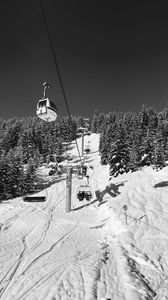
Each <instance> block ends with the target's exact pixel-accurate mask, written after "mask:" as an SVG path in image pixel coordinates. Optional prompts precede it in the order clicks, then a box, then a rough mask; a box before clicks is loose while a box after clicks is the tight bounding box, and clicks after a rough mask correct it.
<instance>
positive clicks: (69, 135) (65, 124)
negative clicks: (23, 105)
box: [0, 117, 83, 200]
mask: <svg viewBox="0 0 168 300" xmlns="http://www.w3.org/2000/svg"><path fill="white" fill-rule="evenodd" d="M72 121H73V127H72V125H71V122H70V120H69V118H68V117H58V119H57V120H56V122H51V123H46V122H44V121H42V120H40V119H38V118H37V117H29V118H22V119H20V118H13V119H9V120H0V200H4V199H9V198H14V197H18V196H21V195H23V194H26V193H28V192H29V191H33V190H34V189H35V188H36V181H37V180H36V169H37V167H38V166H39V165H41V164H43V163H45V162H49V161H50V159H51V158H52V157H53V155H55V154H57V155H62V154H63V152H64V146H63V144H64V142H68V141H72V140H74V138H75V137H76V130H77V127H78V126H82V125H83V118H82V117H72Z"/></svg>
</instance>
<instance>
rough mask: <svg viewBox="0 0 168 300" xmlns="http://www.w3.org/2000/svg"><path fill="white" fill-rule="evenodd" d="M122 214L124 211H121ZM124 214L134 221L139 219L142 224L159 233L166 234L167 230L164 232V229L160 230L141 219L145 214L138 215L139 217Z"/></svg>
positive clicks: (167, 233)
mask: <svg viewBox="0 0 168 300" xmlns="http://www.w3.org/2000/svg"><path fill="white" fill-rule="evenodd" d="M123 214H124V213H123ZM124 215H125V214H124ZM126 215H127V217H129V218H131V219H133V220H135V221H136V222H137V221H139V222H140V223H142V224H144V225H147V226H148V227H151V228H153V229H154V230H157V231H159V232H161V233H164V234H166V235H168V232H166V231H164V230H160V229H159V228H157V227H155V226H153V225H151V224H149V223H145V222H143V221H142V220H141V218H143V217H145V216H146V215H145V216H142V217H140V218H135V217H132V216H130V215H128V214H126Z"/></svg>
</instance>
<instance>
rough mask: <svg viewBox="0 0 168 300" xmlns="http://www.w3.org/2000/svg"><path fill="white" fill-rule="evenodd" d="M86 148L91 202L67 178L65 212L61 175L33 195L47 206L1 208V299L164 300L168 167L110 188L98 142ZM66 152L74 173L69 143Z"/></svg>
mask: <svg viewBox="0 0 168 300" xmlns="http://www.w3.org/2000/svg"><path fill="white" fill-rule="evenodd" d="M89 141H90V149H91V152H90V153H89V154H88V155H86V157H85V161H86V165H87V166H88V173H89V175H90V184H91V189H92V191H93V198H92V199H91V200H90V202H87V201H86V200H84V201H83V202H81V201H80V202H79V200H78V199H77V197H76V192H77V190H78V187H79V186H80V184H82V183H83V180H81V179H78V178H77V177H76V175H75V174H73V183H72V203H71V212H69V213H67V212H66V211H65V207H66V179H65V176H62V177H60V178H59V180H56V181H55V183H54V184H52V185H51V186H50V187H48V188H47V189H46V190H45V191H42V192H40V193H38V194H39V195H43V194H45V195H46V196H47V201H46V202H43V203H30V202H23V199H22V198H17V199H11V200H9V201H4V202H3V203H1V204H0V254H1V255H0V299H2V300H22V299H29V300H69V299H74V300H83V299H84V300H95V299H98V300H112V299H114V300H136V299H157V300H164V299H168V168H167V167H165V168H164V169H162V170H161V171H159V172H156V171H154V170H152V168H150V167H145V168H143V169H142V170H140V171H137V172H135V173H131V174H126V175H120V176H118V177H117V178H112V179H111V180H110V181H109V167H108V166H102V165H101V164H100V155H99V152H98V147H99V135H98V134H92V135H91V136H86V137H85V143H86V144H88V142H89ZM78 144H79V148H81V139H80V138H79V139H78ZM69 153H70V154H71V155H72V157H73V161H71V162H66V164H68V163H69V164H71V165H73V166H75V165H76V164H77V163H79V159H78V158H77V154H78V153H77V149H76V147H75V144H74V143H72V147H71V150H69ZM64 164H65V163H64ZM42 172H43V175H45V176H46V180H47V172H46V173H45V169H44V168H42ZM54 176H57V175H54ZM48 178H49V177H48ZM124 205H126V208H127V210H124V209H123V206H124Z"/></svg>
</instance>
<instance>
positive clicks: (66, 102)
mask: <svg viewBox="0 0 168 300" xmlns="http://www.w3.org/2000/svg"><path fill="white" fill-rule="evenodd" d="M40 8H41V13H42V17H43V20H44V23H45V27H46V31H47V36H48V40H49V44H50V48H51V52H52V56H53V59H54V63H55V67H56V70H57V75H58V79H59V83H60V86H61V90H62V94H63V98H64V100H65V105H66V108H67V112H68V116H69V120H70V122H71V126H72V129H73V133H74V135H75V130H74V125H73V121H72V117H71V113H70V109H69V105H68V100H67V97H66V93H65V89H64V85H63V81H62V77H61V72H60V68H59V64H58V59H57V56H56V52H55V48H54V45H53V41H52V37H51V34H50V30H49V26H48V22H47V17H46V15H45V12H44V7H43V3H42V0H40ZM75 143H76V147H77V151H78V154H79V158H80V161H81V165H83V163H84V162H82V158H81V155H80V151H79V146H78V142H77V140H76V138H75Z"/></svg>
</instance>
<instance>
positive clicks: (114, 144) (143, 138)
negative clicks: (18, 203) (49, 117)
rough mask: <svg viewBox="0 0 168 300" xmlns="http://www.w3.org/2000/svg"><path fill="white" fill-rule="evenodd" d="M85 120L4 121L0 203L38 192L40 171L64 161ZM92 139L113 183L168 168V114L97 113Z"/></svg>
mask: <svg viewBox="0 0 168 300" xmlns="http://www.w3.org/2000/svg"><path fill="white" fill-rule="evenodd" d="M80 126H84V119H83V117H72V124H71V122H70V120H69V118H68V117H60V116H59V117H58V118H57V120H56V121H55V122H51V123H46V122H44V121H42V120H40V119H38V118H37V117H27V118H12V119H8V120H3V119H1V120H0V178H1V180H0V200H5V199H9V198H15V197H18V196H22V195H25V194H27V193H29V192H30V191H33V190H36V182H37V178H36V170H37V168H38V167H39V166H41V165H42V164H44V163H46V164H48V163H49V162H50V161H52V159H53V157H55V156H61V155H63V153H64V151H65V147H64V144H65V142H71V141H73V140H74V139H75V138H77V128H78V127H80ZM90 129H91V132H92V133H99V134H100V144H99V152H100V158H101V163H102V164H103V165H107V164H108V165H109V169H110V174H109V178H112V177H113V176H114V177H116V176H118V175H119V174H123V173H128V172H134V171H137V170H139V169H141V168H142V167H144V166H152V168H154V169H156V170H160V169H162V168H163V167H165V166H166V165H167V164H168V109H167V108H166V109H164V110H163V111H161V112H156V110H155V109H154V108H152V107H145V106H143V107H142V109H141V110H140V112H138V113H135V112H115V111H113V112H109V113H108V114H104V113H102V112H99V111H97V110H96V111H95V112H94V113H93V117H92V120H91V121H90Z"/></svg>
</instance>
